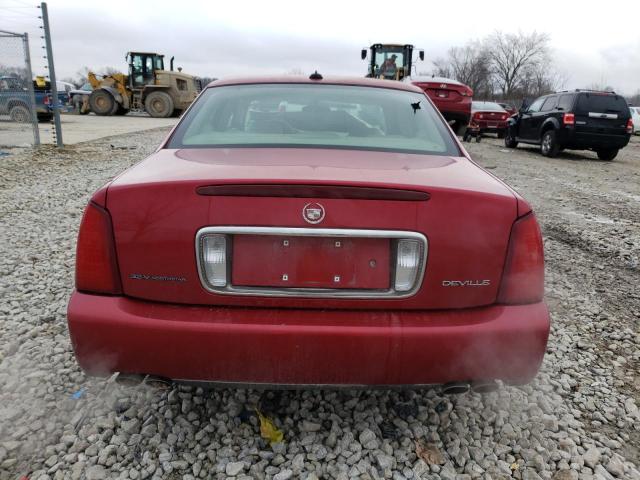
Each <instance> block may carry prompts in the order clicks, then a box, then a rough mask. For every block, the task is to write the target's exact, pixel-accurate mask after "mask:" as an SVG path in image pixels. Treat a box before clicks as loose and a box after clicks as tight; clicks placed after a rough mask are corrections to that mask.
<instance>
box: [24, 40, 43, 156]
mask: <svg viewBox="0 0 640 480" xmlns="http://www.w3.org/2000/svg"><path fill="white" fill-rule="evenodd" d="M22 43H23V44H24V60H25V61H24V63H25V64H26V66H27V79H28V81H29V82H31V85H29V96H30V97H31V99H30V101H31V123H32V125H33V144H34V145H40V129H39V127H38V114H37V113H36V96H35V93H34V92H33V72H32V71H31V55H30V54H29V35H28V34H27V33H25V34H24V36H23V37H22Z"/></svg>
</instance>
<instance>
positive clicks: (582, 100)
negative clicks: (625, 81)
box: [576, 93, 629, 115]
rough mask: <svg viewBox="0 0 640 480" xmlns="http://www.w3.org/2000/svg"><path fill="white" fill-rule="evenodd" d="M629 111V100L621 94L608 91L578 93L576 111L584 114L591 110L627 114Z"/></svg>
mask: <svg viewBox="0 0 640 480" xmlns="http://www.w3.org/2000/svg"><path fill="white" fill-rule="evenodd" d="M628 111H629V107H628V106H627V102H626V100H625V99H624V98H623V97H621V96H620V95H612V94H607V93H582V94H580V95H578V102H577V104H576V113H579V114H582V115H586V114H588V113H589V112H597V113H621V114H626V113H627V112H628Z"/></svg>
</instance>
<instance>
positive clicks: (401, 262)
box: [395, 239, 422, 292]
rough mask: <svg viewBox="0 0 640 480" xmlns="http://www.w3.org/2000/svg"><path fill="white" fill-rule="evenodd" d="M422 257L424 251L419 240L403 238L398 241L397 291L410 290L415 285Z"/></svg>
mask: <svg viewBox="0 0 640 480" xmlns="http://www.w3.org/2000/svg"><path fill="white" fill-rule="evenodd" d="M421 258H422V252H421V248H420V243H419V242H418V241H417V240H406V239H402V240H399V241H398V254H397V257H396V278H395V290H396V291H397V292H408V291H409V290H411V289H412V288H413V287H414V285H415V283H416V278H417V276H418V271H419V269H420V262H421Z"/></svg>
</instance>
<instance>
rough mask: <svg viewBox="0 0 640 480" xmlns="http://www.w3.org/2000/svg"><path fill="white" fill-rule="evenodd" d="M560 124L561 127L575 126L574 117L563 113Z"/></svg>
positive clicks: (571, 114)
mask: <svg viewBox="0 0 640 480" xmlns="http://www.w3.org/2000/svg"><path fill="white" fill-rule="evenodd" d="M562 124H563V125H575V124H576V116H575V115H574V114H573V113H565V114H564V115H562Z"/></svg>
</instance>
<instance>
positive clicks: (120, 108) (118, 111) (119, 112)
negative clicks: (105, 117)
mask: <svg viewBox="0 0 640 480" xmlns="http://www.w3.org/2000/svg"><path fill="white" fill-rule="evenodd" d="M127 113H129V110H127V109H126V108H124V107H123V106H122V105H120V104H118V107H117V108H116V111H115V112H114V115H119V116H122V115H126V114H127Z"/></svg>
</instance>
